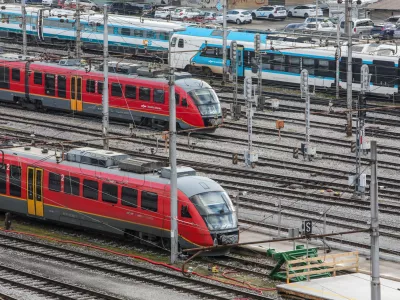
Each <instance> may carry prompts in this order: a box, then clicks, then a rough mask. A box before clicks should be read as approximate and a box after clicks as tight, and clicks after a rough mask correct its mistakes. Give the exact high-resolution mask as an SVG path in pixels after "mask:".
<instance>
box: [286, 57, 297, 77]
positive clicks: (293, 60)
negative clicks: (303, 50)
mask: <svg viewBox="0 0 400 300" xmlns="http://www.w3.org/2000/svg"><path fill="white" fill-rule="evenodd" d="M288 72H290V73H295V74H299V73H300V57H299V56H289V57H288Z"/></svg>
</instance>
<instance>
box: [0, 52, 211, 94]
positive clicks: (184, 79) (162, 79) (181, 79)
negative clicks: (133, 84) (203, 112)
mask: <svg viewBox="0 0 400 300" xmlns="http://www.w3.org/2000/svg"><path fill="white" fill-rule="evenodd" d="M1 59H4V60H6V61H14V62H17V63H21V62H24V61H23V60H24V59H32V57H28V56H27V57H24V56H22V55H20V54H13V53H4V54H1V55H0V60H1ZM72 61H73V62H75V61H76V60H75V59H72ZM30 68H33V69H35V68H37V69H38V70H40V71H42V72H51V71H53V72H57V73H60V74H62V73H65V71H66V70H69V73H71V74H79V73H83V74H85V75H86V76H87V74H90V75H92V76H93V77H96V76H97V77H102V76H103V72H100V71H97V70H95V69H94V68H92V69H91V71H90V72H88V69H87V67H86V68H85V66H76V65H75V64H73V65H60V64H57V63H54V62H32V63H31V65H30ZM154 71H155V72H159V70H154ZM148 73H149V75H150V73H151V72H148ZM164 74H165V75H162V76H158V77H157V76H156V77H151V76H139V75H136V74H123V73H110V74H109V78H110V79H138V80H146V81H149V80H150V81H152V82H158V83H162V84H168V80H167V73H164ZM187 74H188V73H185V72H176V80H175V84H176V85H177V86H179V87H181V88H182V89H183V90H184V91H186V92H190V91H192V90H195V89H204V88H205V89H212V87H211V86H210V85H209V84H208V83H207V82H205V81H203V80H201V79H196V78H191V77H189V76H186V75H187Z"/></svg>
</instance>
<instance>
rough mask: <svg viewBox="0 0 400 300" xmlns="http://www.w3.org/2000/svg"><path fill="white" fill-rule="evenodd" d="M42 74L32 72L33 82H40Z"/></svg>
mask: <svg viewBox="0 0 400 300" xmlns="http://www.w3.org/2000/svg"><path fill="white" fill-rule="evenodd" d="M42 81H43V74H42V73H40V72H35V73H33V83H34V84H42Z"/></svg>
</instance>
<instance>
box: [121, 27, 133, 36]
mask: <svg viewBox="0 0 400 300" xmlns="http://www.w3.org/2000/svg"><path fill="white" fill-rule="evenodd" d="M121 35H131V30H130V28H121Z"/></svg>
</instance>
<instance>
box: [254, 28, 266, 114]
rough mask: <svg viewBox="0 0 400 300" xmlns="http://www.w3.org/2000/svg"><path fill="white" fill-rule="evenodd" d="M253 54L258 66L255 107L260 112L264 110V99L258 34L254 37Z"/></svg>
mask: <svg viewBox="0 0 400 300" xmlns="http://www.w3.org/2000/svg"><path fill="white" fill-rule="evenodd" d="M254 54H255V60H256V64H257V66H258V69H257V78H258V81H257V90H258V99H257V107H258V108H260V109H261V110H262V109H263V108H264V99H263V96H262V56H261V36H260V34H259V33H257V34H255V35H254Z"/></svg>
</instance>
